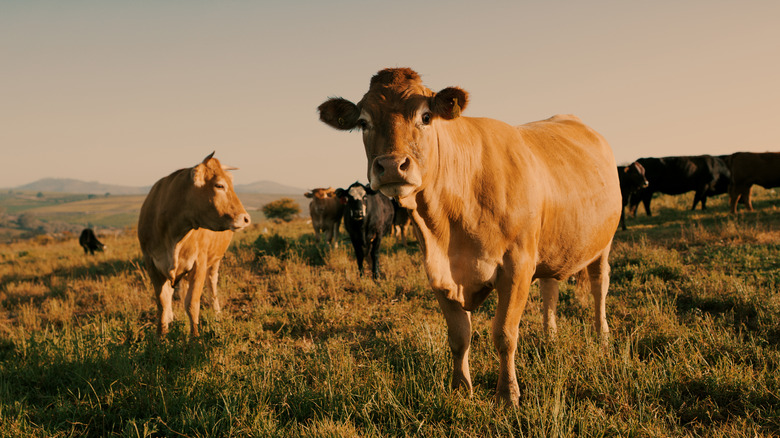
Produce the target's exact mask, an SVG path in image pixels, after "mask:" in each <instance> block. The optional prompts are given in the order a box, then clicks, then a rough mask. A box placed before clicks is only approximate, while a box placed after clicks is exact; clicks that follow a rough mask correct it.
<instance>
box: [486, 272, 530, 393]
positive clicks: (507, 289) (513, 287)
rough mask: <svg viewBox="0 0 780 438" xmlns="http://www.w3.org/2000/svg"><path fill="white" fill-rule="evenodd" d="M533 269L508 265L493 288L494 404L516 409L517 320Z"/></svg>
mask: <svg viewBox="0 0 780 438" xmlns="http://www.w3.org/2000/svg"><path fill="white" fill-rule="evenodd" d="M532 268H533V265H532V263H521V262H518V261H515V262H512V261H509V263H506V264H505V267H504V270H503V272H502V275H499V280H498V282H497V284H496V291H497V292H498V306H497V308H496V316H495V317H494V318H493V345H494V346H495V348H496V351H497V352H498V359H499V369H498V385H496V401H497V402H499V403H504V404H506V405H513V406H517V405H518V404H519V401H520V387H519V386H518V385H517V372H516V370H515V352H516V351H517V336H518V328H519V326H520V318H521V317H522V315H523V309H525V304H526V301H527V300H528V290H529V288H530V285H531V278H532V275H533V272H532Z"/></svg>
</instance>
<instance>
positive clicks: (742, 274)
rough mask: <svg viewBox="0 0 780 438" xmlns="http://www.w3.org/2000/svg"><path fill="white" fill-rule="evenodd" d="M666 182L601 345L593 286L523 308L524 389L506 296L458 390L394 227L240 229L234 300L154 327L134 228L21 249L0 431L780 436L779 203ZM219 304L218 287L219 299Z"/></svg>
mask: <svg viewBox="0 0 780 438" xmlns="http://www.w3.org/2000/svg"><path fill="white" fill-rule="evenodd" d="M676 203H684V204H685V205H684V208H687V207H688V206H689V205H690V204H688V203H687V202H685V199H678V198H671V197H661V198H659V199H656V200H654V203H653V207H654V210H655V211H656V213H657V214H656V216H653V217H650V218H648V217H646V216H644V215H643V213H641V212H640V214H639V215H638V218H636V219H633V218H630V219H629V223H628V225H629V227H630V228H629V230H628V231H627V232H618V234H617V235H616V239H615V244H614V248H613V252H612V256H611V264H612V276H611V288H610V295H609V297H608V301H607V304H608V313H607V314H608V319H609V322H610V327H611V330H612V333H611V337H610V339H609V342H608V343H607V344H606V345H605V344H602V343H601V342H600V341H599V339H598V338H597V337H595V336H594V334H593V333H592V331H591V329H590V314H591V311H590V302H589V298H587V297H581V296H578V295H577V293H575V290H574V287H573V285H571V284H565V285H563V287H562V288H561V298H560V304H559V320H558V327H559V333H558V336H556V338H555V339H554V340H553V339H548V338H547V337H546V336H545V335H544V333H543V331H542V321H541V315H540V308H541V303H540V301H541V300H540V297H539V294H538V292H537V290H538V289H537V288H536V286H534V287H533V288H532V295H531V297H530V299H529V302H528V307H527V309H526V312H525V314H524V318H523V320H522V322H521V325H520V340H519V342H518V352H517V358H516V366H517V370H518V380H519V384H520V388H521V393H522V395H521V400H520V406H519V407H518V408H517V409H507V408H504V407H503V406H497V405H495V404H494V402H493V391H494V388H495V385H496V383H497V380H498V374H497V372H498V361H497V356H496V353H495V351H494V348H493V345H492V340H491V338H490V321H491V318H492V316H493V310H494V308H495V305H496V298H495V294H493V295H492V296H491V297H490V298H489V299H488V300H487V301H486V302H485V303H484V304H483V305H482V306H481V307H480V308H479V309H478V310H477V311H475V312H474V313H473V321H474V332H473V341H472V350H471V372H472V380H473V382H474V395H473V396H472V397H468V396H467V395H465V394H463V393H462V392H457V391H456V392H452V391H451V390H450V389H449V378H450V376H449V373H450V370H451V363H450V353H449V347H448V346H447V340H446V333H447V329H446V326H445V324H444V320H443V318H442V316H441V314H440V312H439V310H438V306H437V304H436V300H435V299H434V298H433V296H432V294H431V293H430V290H429V287H428V283H427V278H426V275H425V273H424V270H423V269H422V266H421V256H420V253H419V248H418V246H417V245H416V244H415V242H412V244H411V245H410V246H409V247H403V246H401V245H400V243H399V242H397V241H395V240H394V239H393V238H387V239H386V242H385V243H384V244H383V250H382V254H381V259H380V263H381V266H382V270H383V272H384V274H385V278H384V279H382V280H380V281H377V282H374V281H372V280H371V279H370V278H365V277H359V276H358V272H357V267H356V265H355V262H354V258H353V255H352V248H351V246H350V245H349V242H348V240H347V238H346V237H345V236H344V235H343V234H342V241H341V242H340V243H341V244H340V245H339V247H338V248H336V249H332V248H329V247H327V246H326V245H323V244H320V243H318V242H316V240H315V239H313V237H312V231H311V230H310V228H309V226H308V225H306V224H305V223H304V222H303V221H296V222H292V223H290V224H275V223H271V222H266V223H261V224H259V225H255V226H253V227H252V228H251V229H250V230H248V231H246V232H242V233H239V234H237V235H236V240H235V241H234V243H233V244H232V246H231V249H230V250H229V251H228V253H227V255H226V257H225V261H224V262H223V267H222V270H221V276H220V282H219V286H220V294H221V299H222V302H223V303H224V305H223V312H222V313H221V314H220V315H219V316H218V317H217V315H215V314H214V313H213V312H212V311H211V309H208V308H206V309H205V311H204V312H203V321H202V335H201V337H200V338H199V339H197V340H194V341H189V340H188V339H187V333H188V328H187V326H186V320H187V318H186V315H185V314H184V311H183V309H182V304H181V303H180V302H178V303H177V304H175V313H176V321H175V322H174V324H173V325H172V329H171V333H170V335H169V337H168V338H167V339H166V340H164V341H160V340H158V339H157V338H156V336H155V329H154V327H153V325H152V316H153V314H154V312H155V307H154V303H153V300H152V296H151V286H150V285H149V282H148V279H147V278H146V275H145V273H144V271H143V269H142V266H141V262H140V251H139V250H138V246H137V242H136V240H135V235H134V234H133V233H128V234H125V235H120V236H117V237H112V238H110V239H108V242H106V243H108V245H109V250H108V251H107V252H105V253H101V254H97V255H95V256H94V257H89V256H85V255H84V254H83V252H82V251H81V249H80V248H79V247H78V245H77V243H76V242H75V240H74V241H66V242H48V243H46V244H43V243H41V242H33V241H30V242H25V243H14V244H9V245H4V246H2V247H0V436H84V435H87V436H138V437H146V436H190V437H195V436H264V437H265V436H272V437H273V436H278V437H287V436H311V437H314V436H317V437H319V436H369V437H371V436H475V437H476V436H479V437H482V436H517V437H520V436H540V437H541V436H544V437H564V436H565V437H568V436H707V437H731V436H751V437H752V436H775V435H777V434H780V373H779V372H778V367H779V366H780V348H778V342H779V341H780V298H778V296H777V295H778V294H777V291H778V285H779V284H780V264H779V263H780V238H779V237H778V236H780V220H778V217H779V216H778V204H779V203H778V200H777V198H776V196H774V195H773V194H772V193H769V192H761V193H759V195H758V200H757V202H756V207H757V211H756V212H754V213H742V214H740V215H739V216H737V217H733V216H731V215H729V214H728V212H727V206H726V205H725V202H724V201H723V200H722V199H715V200H713V201H712V202H711V203H710V205H711V208H710V210H708V211H706V212H704V213H701V212H699V211H698V210H697V211H696V212H690V211H687V210H683V209H681V208H678V205H677V204H676ZM204 302H207V300H204Z"/></svg>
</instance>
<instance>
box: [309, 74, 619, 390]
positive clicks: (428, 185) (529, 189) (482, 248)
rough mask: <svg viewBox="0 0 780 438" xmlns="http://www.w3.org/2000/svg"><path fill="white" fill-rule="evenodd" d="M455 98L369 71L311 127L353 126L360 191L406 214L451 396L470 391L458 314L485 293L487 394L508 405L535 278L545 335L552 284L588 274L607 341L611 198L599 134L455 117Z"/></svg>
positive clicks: (463, 323)
mask: <svg viewBox="0 0 780 438" xmlns="http://www.w3.org/2000/svg"><path fill="white" fill-rule="evenodd" d="M467 104H468V95H467V93H466V92H465V91H464V90H462V89H460V88H456V87H450V88H445V89H443V90H441V91H439V92H438V93H434V92H433V91H431V90H430V89H428V88H427V87H425V86H423V85H422V82H421V80H420V77H419V76H418V75H417V73H416V72H414V71H413V70H411V69H408V68H397V69H385V70H382V71H380V72H379V73H377V74H376V75H375V76H374V77H373V78H372V79H371V83H370V88H369V90H368V92H367V93H366V94H365V95H364V96H363V99H362V100H361V101H360V102H358V103H357V104H354V103H352V102H350V101H348V100H346V99H342V98H331V99H329V100H327V101H326V102H324V103H323V104H322V105H320V106H319V111H320V119H321V120H322V121H323V122H325V123H327V124H328V125H330V126H332V127H334V128H337V129H342V130H351V129H355V128H359V129H360V130H361V131H362V135H363V143H364V145H365V150H366V155H367V158H368V177H369V180H370V182H371V188H372V189H374V190H379V191H381V192H382V193H384V194H385V195H387V196H389V197H393V198H395V199H396V200H397V201H398V202H399V203H400V204H401V206H403V207H406V208H409V209H410V210H412V220H413V221H414V223H415V230H416V232H417V235H418V240H419V241H420V246H421V248H422V249H423V254H424V265H425V269H426V272H427V274H428V279H429V281H430V283H431V286H432V288H433V291H434V293H435V294H436V297H437V299H438V301H439V305H440V307H441V309H442V312H443V314H444V318H445V319H446V321H447V326H448V329H449V330H448V332H449V344H450V348H451V349H452V355H453V376H452V386H453V387H464V388H465V389H466V390H468V391H469V393H471V392H472V385H471V377H470V374H469V365H468V353H469V346H470V342H471V331H472V330H471V313H470V311H471V310H474V309H475V308H476V307H477V306H479V305H480V304H481V303H482V302H483V301H484V300H485V298H486V297H487V296H488V293H489V292H490V291H491V290H493V289H494V288H495V289H496V290H497V292H498V305H497V308H496V315H495V318H494V319H493V343H494V345H495V347H496V349H497V350H498V354H499V364H500V368H499V375H498V385H497V389H496V396H497V398H498V399H500V400H503V401H505V402H508V403H511V404H517V403H518V398H519V395H520V392H519V387H518V385H517V377H516V375H515V374H516V373H515V363H514V357H515V351H516V349H517V338H518V327H519V323H520V318H521V316H522V313H523V309H524V308H525V304H526V300H527V299H528V291H529V287H530V285H531V282H532V281H533V280H534V279H535V278H538V279H539V280H540V285H541V291H542V298H543V314H544V323H545V327H546V328H547V329H549V330H551V331H554V330H555V327H556V324H555V308H556V305H557V300H558V282H559V281H561V280H566V279H567V278H569V277H570V276H572V275H574V274H577V273H580V272H584V273H587V274H589V277H590V287H591V293H592V295H593V297H594V307H595V308H594V310H595V316H594V326H595V329H596V331H598V332H599V333H603V334H606V333H607V332H608V330H609V329H608V326H607V318H606V312H605V299H606V295H607V288H608V286H609V265H608V263H607V258H608V256H609V250H610V246H611V244H612V237H613V236H614V234H615V230H616V229H617V226H618V221H619V220H620V210H621V197H620V186H619V183H618V176H617V170H616V169H617V166H616V164H615V159H614V157H613V155H612V150H611V149H610V147H609V145H608V144H607V142H606V141H605V140H604V138H603V137H602V136H601V135H599V134H598V133H597V132H596V131H594V130H592V129H590V128H589V127H587V126H585V125H584V124H582V122H581V121H580V120H579V119H578V118H576V117H574V116H555V117H552V118H550V119H547V120H542V121H539V122H533V123H529V124H526V125H521V126H510V125H508V124H506V123H504V122H500V121H498V120H492V119H487V118H470V117H461V111H462V110H463V109H465V108H466V106H467Z"/></svg>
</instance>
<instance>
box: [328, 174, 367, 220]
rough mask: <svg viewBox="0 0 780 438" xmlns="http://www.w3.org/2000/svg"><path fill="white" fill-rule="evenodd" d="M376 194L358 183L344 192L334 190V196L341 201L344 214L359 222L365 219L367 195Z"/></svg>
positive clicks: (342, 190)
mask: <svg viewBox="0 0 780 438" xmlns="http://www.w3.org/2000/svg"><path fill="white" fill-rule="evenodd" d="M376 193H377V192H375V191H374V190H371V188H370V187H368V186H364V185H363V184H360V183H359V182H354V183H353V184H352V185H351V186H349V187H348V188H347V189H346V190H344V189H336V196H338V197H339V199H341V202H342V203H343V204H344V205H345V210H346V214H348V215H349V216H350V217H351V218H352V219H353V220H356V221H360V220H363V219H364V218H365V217H366V203H367V198H368V195H374V194H376Z"/></svg>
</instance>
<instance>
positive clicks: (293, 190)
mask: <svg viewBox="0 0 780 438" xmlns="http://www.w3.org/2000/svg"><path fill="white" fill-rule="evenodd" d="M150 188H151V187H131V186H117V185H111V184H101V183H99V182H97V181H89V182H88V181H80V180H77V179H68V178H44V179H39V180H38V181H35V182H31V183H29V184H25V185H22V186H18V187H12V188H11V189H10V190H15V191H20V192H21V191H27V192H53V193H74V194H90V195H92V194H94V195H104V194H106V193H110V194H112V195H145V194H147V193H149V189H150ZM235 189H236V192H238V193H267V194H275V195H303V194H304V193H306V190H305V189H301V188H298V187H291V186H286V185H283V184H279V183H275V182H273V181H257V182H254V183H250V184H237V185H236V186H235ZM5 190H8V189H5Z"/></svg>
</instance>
